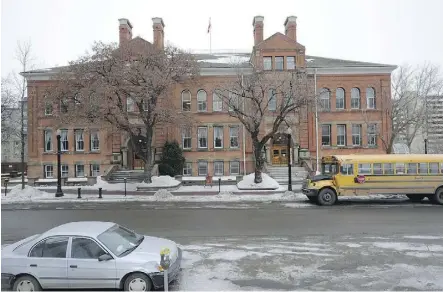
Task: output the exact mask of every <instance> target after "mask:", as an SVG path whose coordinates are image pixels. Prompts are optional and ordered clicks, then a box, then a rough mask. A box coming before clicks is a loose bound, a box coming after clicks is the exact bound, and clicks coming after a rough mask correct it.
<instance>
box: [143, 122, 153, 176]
mask: <svg viewBox="0 0 443 292" xmlns="http://www.w3.org/2000/svg"><path fill="white" fill-rule="evenodd" d="M153 134H154V132H153V131H152V128H151V127H146V152H145V153H144V158H145V168H144V173H145V179H144V182H145V183H148V184H150V183H152V169H153V168H154V156H153V153H152V138H153V137H152V136H153Z"/></svg>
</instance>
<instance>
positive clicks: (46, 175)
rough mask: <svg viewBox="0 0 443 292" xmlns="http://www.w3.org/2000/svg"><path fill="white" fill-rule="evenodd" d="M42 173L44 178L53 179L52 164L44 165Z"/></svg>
mask: <svg viewBox="0 0 443 292" xmlns="http://www.w3.org/2000/svg"><path fill="white" fill-rule="evenodd" d="M49 169H50V170H49ZM44 171H45V173H44V176H45V178H54V166H53V165H52V164H46V165H45V166H44ZM48 173H51V175H48Z"/></svg>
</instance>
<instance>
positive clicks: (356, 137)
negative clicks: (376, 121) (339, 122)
mask: <svg viewBox="0 0 443 292" xmlns="http://www.w3.org/2000/svg"><path fill="white" fill-rule="evenodd" d="M352 145H353V146H360V145H361V125H352Z"/></svg>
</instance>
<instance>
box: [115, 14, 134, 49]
mask: <svg viewBox="0 0 443 292" xmlns="http://www.w3.org/2000/svg"><path fill="white" fill-rule="evenodd" d="M118 22H119V23H120V25H119V27H118V32H119V36H120V38H119V45H120V46H122V45H124V44H127V43H128V42H129V41H130V40H132V24H131V23H130V22H129V20H128V19H126V18H120V19H119V20H118Z"/></svg>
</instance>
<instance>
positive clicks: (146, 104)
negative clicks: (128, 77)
mask: <svg viewBox="0 0 443 292" xmlns="http://www.w3.org/2000/svg"><path fill="white" fill-rule="evenodd" d="M142 108H143V110H144V111H145V112H147V111H148V110H149V100H148V99H144V100H142Z"/></svg>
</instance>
